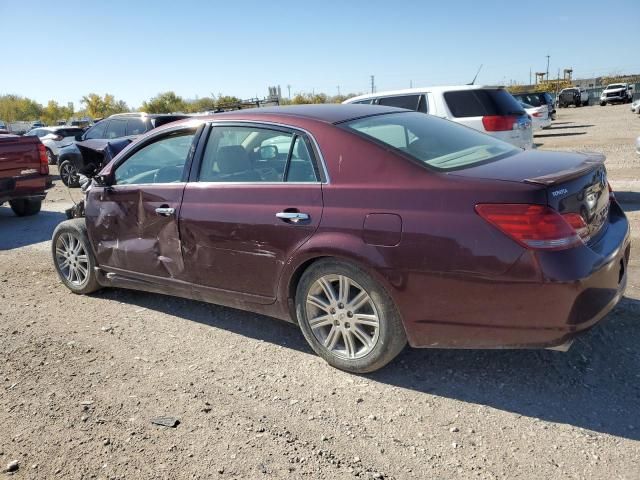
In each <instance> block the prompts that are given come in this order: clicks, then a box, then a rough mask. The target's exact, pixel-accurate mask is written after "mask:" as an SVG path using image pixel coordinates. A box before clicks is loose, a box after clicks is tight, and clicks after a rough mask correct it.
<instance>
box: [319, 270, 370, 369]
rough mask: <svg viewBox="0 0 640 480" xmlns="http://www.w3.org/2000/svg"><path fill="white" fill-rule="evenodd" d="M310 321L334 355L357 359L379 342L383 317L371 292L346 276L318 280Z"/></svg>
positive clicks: (328, 276)
mask: <svg viewBox="0 0 640 480" xmlns="http://www.w3.org/2000/svg"><path fill="white" fill-rule="evenodd" d="M306 310H307V320H308V323H309V326H310V327H311V331H312V332H313V335H314V336H315V338H316V339H317V340H318V342H320V344H321V345H323V346H324V348H326V349H327V350H329V351H330V352H331V353H332V354H334V355H337V356H338V357H341V358H346V359H355V358H361V357H364V356H365V355H367V354H368V353H370V352H371V350H373V348H374V347H375V346H376V344H377V342H378V337H379V333H380V317H379V315H378V312H377V310H376V307H375V304H374V302H373V300H372V299H371V297H370V296H369V294H368V293H367V291H366V290H365V289H364V288H362V287H361V286H360V285H358V284H357V283H356V282H355V281H353V280H352V279H351V278H349V277H347V276H346V275H335V274H332V275H325V276H322V277H320V278H319V279H318V280H316V281H315V282H314V283H313V284H312V286H311V288H310V289H309V292H308V294H307V299H306Z"/></svg>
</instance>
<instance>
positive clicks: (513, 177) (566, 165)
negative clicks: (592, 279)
mask: <svg viewBox="0 0 640 480" xmlns="http://www.w3.org/2000/svg"><path fill="white" fill-rule="evenodd" d="M604 160H605V157H604V155H602V154H598V153H567V152H538V151H525V152H522V153H519V154H516V155H512V156H510V157H507V158H504V159H501V160H497V161H495V162H490V163H486V164H484V165H478V166H475V167H471V168H468V169H465V170H459V171H456V172H452V173H451V175H458V176H465V177H476V178H484V179H494V180H500V181H507V182H517V183H527V184H530V185H539V186H540V188H542V189H544V190H545V192H546V197H547V204H548V205H549V206H550V207H551V208H553V209H554V210H556V211H557V212H558V213H560V214H562V215H567V214H577V215H579V216H580V217H581V218H582V220H583V221H584V223H585V226H584V227H583V228H580V229H577V230H578V233H579V235H580V237H581V238H582V240H583V241H585V242H586V243H592V242H594V241H596V240H597V238H598V237H599V234H600V233H602V232H604V230H606V229H605V228H603V227H606V225H607V224H608V218H609V188H608V183H607V172H606V168H605V166H604Z"/></svg>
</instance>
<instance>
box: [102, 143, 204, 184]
mask: <svg viewBox="0 0 640 480" xmlns="http://www.w3.org/2000/svg"><path fill="white" fill-rule="evenodd" d="M194 135H195V130H188V131H181V132H177V133H174V134H171V135H170V136H168V137H163V138H161V139H160V140H157V141H155V142H153V143H151V144H149V145H146V146H145V147H143V148H142V149H141V150H138V151H137V152H135V153H134V154H133V155H131V156H130V157H129V158H127V159H126V160H125V161H124V163H123V164H121V165H120V166H118V168H117V169H116V172H115V179H116V185H131V184H148V183H176V182H180V181H182V174H183V171H184V165H185V163H186V161H187V156H188V155H189V149H190V148H191V144H192V142H193V137H194Z"/></svg>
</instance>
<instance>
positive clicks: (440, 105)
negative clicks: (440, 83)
mask: <svg viewBox="0 0 640 480" xmlns="http://www.w3.org/2000/svg"><path fill="white" fill-rule="evenodd" d="M344 103H369V104H373V105H386V106H391V107H400V108H406V109H409V110H415V111H418V112H423V113H428V114H431V115H435V116H437V117H442V118H446V119H448V120H452V121H454V122H457V123H461V124H462V125H466V126H467V127H471V128H474V129H476V130H480V131H481V132H484V133H487V134H489V135H491V136H494V137H496V138H499V139H500V140H504V141H505V142H509V143H511V144H513V145H515V146H516V147H520V148H524V149H530V148H533V128H532V127H531V118H530V117H529V115H527V113H526V112H525V110H524V109H523V108H522V106H521V105H520V103H518V101H517V100H516V99H515V98H513V96H512V95H511V94H510V93H509V92H507V91H506V90H505V89H504V88H503V87H486V86H480V85H460V86H453V87H425V88H410V89H407V90H395V91H389V92H377V93H373V94H369V95H361V96H359V97H354V98H350V99H349V100H346V101H345V102H344Z"/></svg>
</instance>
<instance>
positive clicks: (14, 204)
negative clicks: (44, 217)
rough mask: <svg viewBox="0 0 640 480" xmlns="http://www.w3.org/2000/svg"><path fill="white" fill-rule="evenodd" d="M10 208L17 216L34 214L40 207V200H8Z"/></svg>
mask: <svg viewBox="0 0 640 480" xmlns="http://www.w3.org/2000/svg"><path fill="white" fill-rule="evenodd" d="M9 205H10V206H11V210H13V213H15V214H16V215H17V216H19V217H30V216H31V215H35V214H36V213H38V212H39V211H40V209H41V208H42V200H37V199H32V198H20V199H17V200H9Z"/></svg>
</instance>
